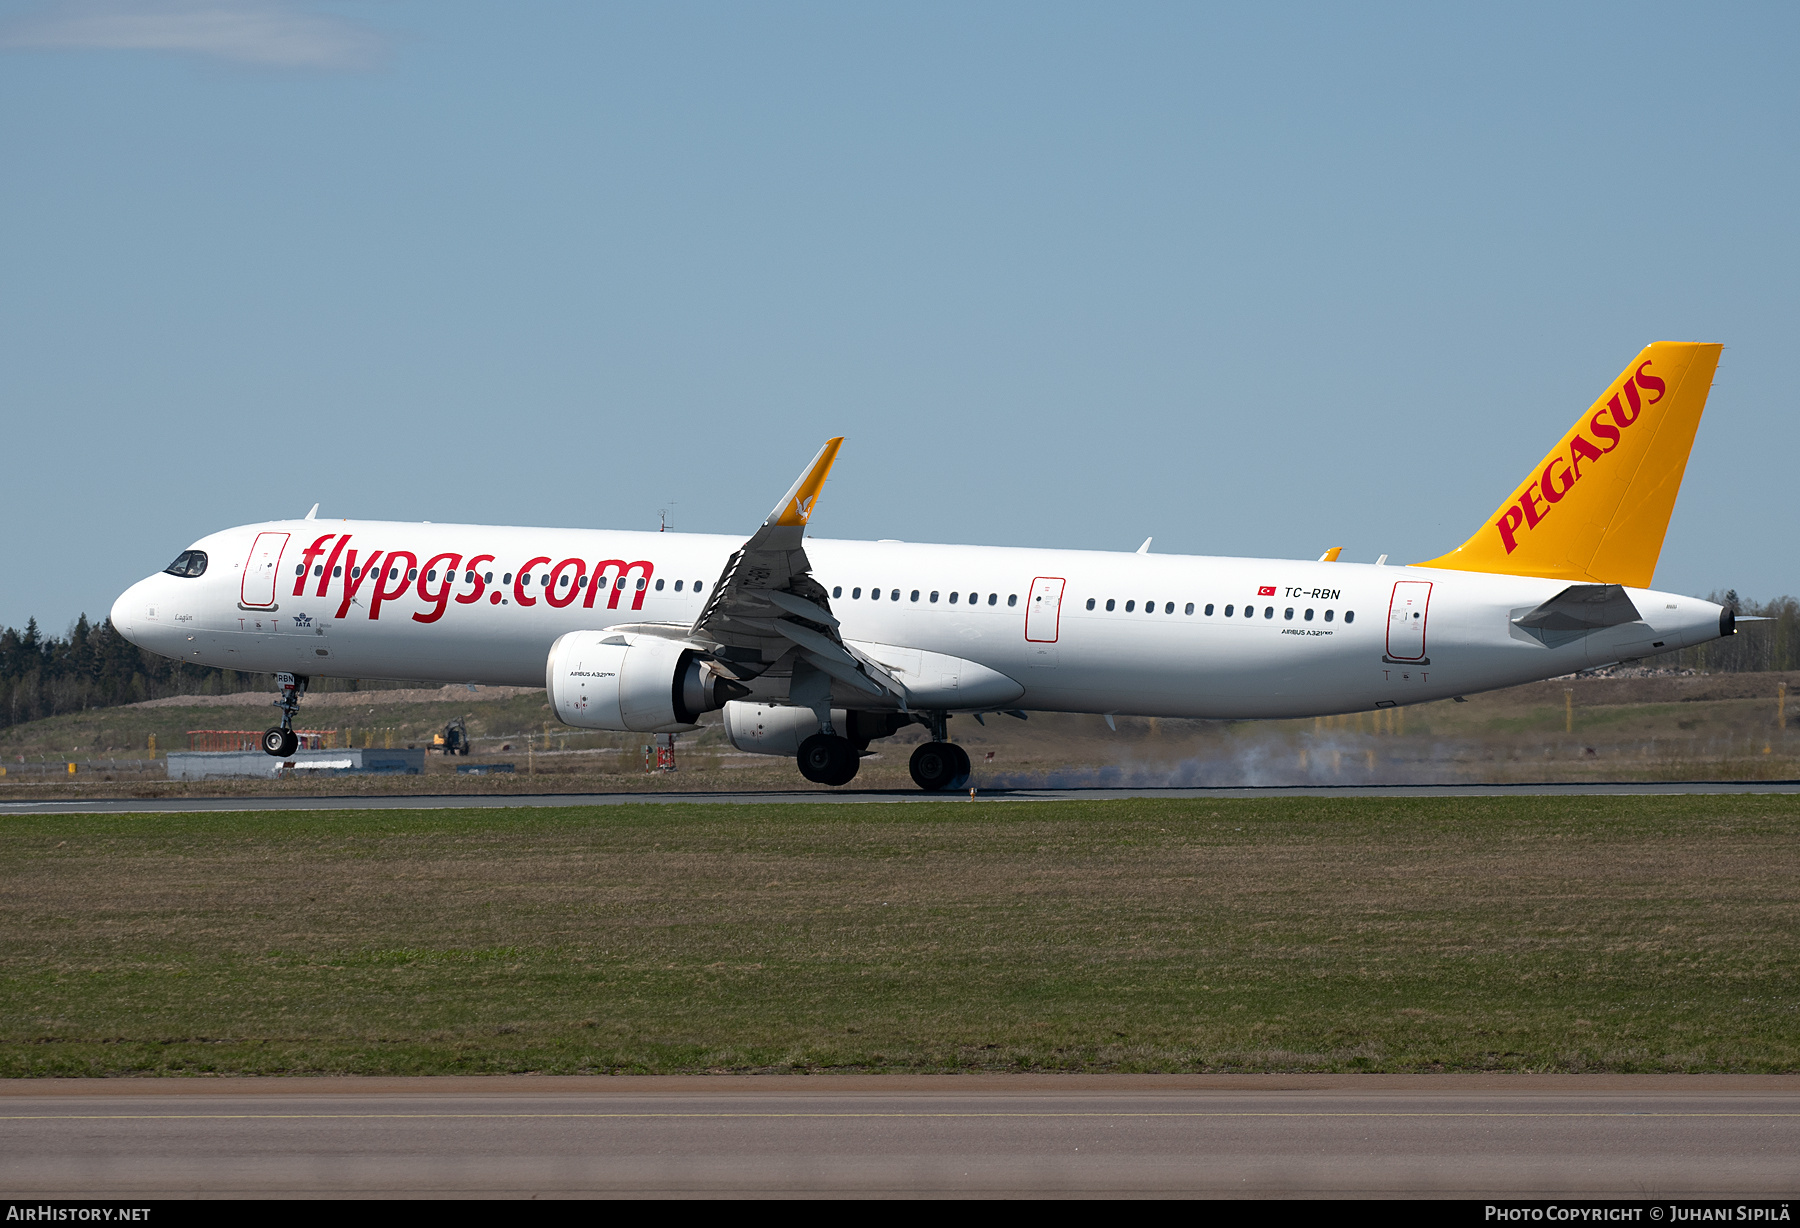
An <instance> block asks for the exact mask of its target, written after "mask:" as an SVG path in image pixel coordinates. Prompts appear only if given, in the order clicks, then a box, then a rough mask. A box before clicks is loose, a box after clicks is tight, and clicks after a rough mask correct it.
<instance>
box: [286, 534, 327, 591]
mask: <svg viewBox="0 0 1800 1228" xmlns="http://www.w3.org/2000/svg"><path fill="white" fill-rule="evenodd" d="M336 536H337V534H336V533H327V534H325V536H323V537H321V538H320V539H319V540H318V541H316V542H314V543H313V544H312V545H310V546H308V547H307V548H306V553H305V554H303V555H301V557H300V574H299V575H297V576H295V577H294V596H296V597H298V596H300V595H301V594H302V593H304V592H305V591H306V573H307V572H309V571H311V570H312V565H313V560H314V559H316V558H318V557H319V556H320V555H321V554H324V553H325V543H326V542H328V541H330V540H331V539H332V538H334V537H336Z"/></svg>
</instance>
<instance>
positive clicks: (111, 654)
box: [0, 590, 1800, 729]
mask: <svg viewBox="0 0 1800 1228" xmlns="http://www.w3.org/2000/svg"><path fill="white" fill-rule="evenodd" d="M1707 599H1708V600H1710V601H1714V602H1717V603H1718V604H1720V605H1727V606H1730V607H1731V608H1732V609H1734V610H1736V611H1737V612H1738V613H1739V614H1740V615H1742V616H1745V617H1757V618H1766V619H1768V620H1770V621H1768V622H1759V623H1744V624H1740V626H1739V628H1738V634H1736V635H1734V636H1732V637H1731V638H1730V639H1723V640H1714V641H1713V642H1712V643H1710V644H1701V645H1699V646H1698V647H1695V648H1684V649H1682V650H1681V651H1680V652H1671V653H1664V654H1663V655H1661V656H1658V657H1652V658H1649V659H1648V660H1647V661H1646V662H1645V664H1647V665H1652V666H1660V667H1676V668H1681V669H1697V670H1701V671H1703V672H1706V673H1740V672H1748V671H1757V670H1786V669H1795V668H1800V601H1797V600H1795V599H1794V598H1792V597H1777V598H1775V599H1774V600H1773V601H1764V602H1760V603H1758V602H1753V601H1749V602H1746V601H1740V600H1739V598H1738V595H1737V592H1736V591H1735V590H1733V591H1729V592H1726V593H1723V594H1720V593H1712V594H1709V595H1708V598H1707ZM430 685H433V684H431V683H408V682H394V681H365V680H361V679H354V678H321V679H319V680H318V681H317V682H316V683H315V684H314V686H315V689H317V690H321V691H338V690H345V691H355V690H386V689H388V688H390V687H399V686H430ZM274 689H275V681H274V678H273V676H272V675H270V674H251V673H244V672H241V671H239V670H234V669H217V668H214V667H212V666H205V665H188V664H186V663H184V662H181V661H173V660H170V659H169V658H168V657H161V656H158V655H156V654H155V653H153V652H146V651H145V650H143V649H142V648H139V647H138V646H137V645H135V644H133V643H132V642H131V641H130V640H128V639H126V638H125V637H124V636H122V635H120V634H119V633H118V632H117V631H115V630H113V625H112V620H111V619H107V620H106V621H105V622H102V623H100V624H99V625H98V626H95V625H94V624H92V623H90V622H88V617H87V615H86V614H83V615H82V616H81V617H80V618H78V619H76V620H75V625H74V626H73V627H70V628H69V633H68V635H67V636H65V637H60V638H59V637H57V636H53V635H52V636H46V635H44V634H43V633H42V632H41V631H40V630H39V629H38V625H37V619H35V618H33V619H31V620H29V621H28V622H26V624H25V629H24V630H23V631H20V630H19V629H18V628H16V627H7V628H6V629H5V630H3V631H0V729H3V728H6V727H7V726H9V725H17V724H19V723H20V722H22V721H34V720H38V719H40V718H42V717H46V716H57V715H60V714H62V713H64V712H79V711H82V710H84V709H87V708H106V707H111V706H113V705H115V704H131V703H137V702H138V701H140V700H145V699H163V698H166V697H167V696H170V695H228V694H232V693H234V692H237V691H272V690H274Z"/></svg>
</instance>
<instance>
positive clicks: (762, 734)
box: [725, 699, 912, 755]
mask: <svg viewBox="0 0 1800 1228" xmlns="http://www.w3.org/2000/svg"><path fill="white" fill-rule="evenodd" d="M911 723H912V722H911V718H910V717H906V716H903V715H901V714H900V713H898V712H859V711H856V710H854V709H852V710H851V711H848V712H846V711H845V710H844V709H842V708H833V709H832V710H831V724H832V726H833V727H834V728H835V729H836V730H837V732H838V733H839V734H840V735H841V736H843V737H846V738H849V739H850V744H851V745H852V746H854V747H856V749H858V750H867V749H869V743H870V742H872V741H874V740H875V739H876V738H887V737H892V736H893V735H894V734H895V733H897V732H898V731H900V730H901V729H904V728H905V727H906V726H907V725H909V724H911ZM817 732H819V718H818V716H817V715H815V714H814V712H813V710H812V709H811V708H796V707H792V706H789V705H786V704H761V703H756V702H754V701H752V700H744V699H736V700H733V701H732V702H730V703H728V704H726V705H725V738H726V740H727V741H729V742H730V743H731V744H732V745H733V746H735V747H737V748H738V749H739V750H741V751H748V752H749V753H750V754H752V755H796V754H799V753H800V743H802V742H804V741H805V740H806V739H808V738H810V737H812V735H813V734H815V733H817Z"/></svg>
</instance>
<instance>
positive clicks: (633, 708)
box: [544, 631, 749, 733]
mask: <svg viewBox="0 0 1800 1228" xmlns="http://www.w3.org/2000/svg"><path fill="white" fill-rule="evenodd" d="M544 690H545V691H546V692H547V693H548V695H549V697H550V710H551V711H552V712H553V713H555V715H556V719H557V720H559V721H561V722H562V723H563V724H565V725H573V726H575V727H576V728H578V729H612V730H619V731H629V732H632V733H674V732H678V731H680V730H683V729H693V728H695V727H696V726H695V722H696V721H698V720H699V718H700V715H701V713H704V712H715V711H717V710H718V709H720V708H723V707H724V706H725V704H726V703H727V702H728V701H730V700H732V699H736V698H737V697H738V696H740V695H747V694H749V688H748V687H745V686H743V685H741V684H739V683H736V682H732V681H731V680H730V679H728V678H721V677H719V676H718V675H717V674H715V673H713V672H712V671H711V670H710V669H708V668H707V666H706V662H705V661H703V660H702V659H701V658H700V655H699V654H698V653H696V652H695V651H694V650H693V649H691V648H687V647H684V646H683V645H681V644H679V643H676V642H675V641H673V640H665V639H661V638H659V637H656V636H649V635H629V634H622V633H620V632H616V631H571V632H569V633H568V634H567V635H564V636H561V637H560V638H558V639H557V641H556V643H554V644H552V645H551V646H550V656H549V658H548V660H547V661H546V662H545V664H544Z"/></svg>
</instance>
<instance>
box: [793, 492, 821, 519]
mask: <svg viewBox="0 0 1800 1228" xmlns="http://www.w3.org/2000/svg"><path fill="white" fill-rule="evenodd" d="M818 497H819V496H817V495H804V496H802V497H800V498H798V499H795V500H794V515H796V516H798V517H800V519H802V520H805V519H806V518H807V517H809V516H811V515H812V508H813V503H814V501H815V500H817V499H818Z"/></svg>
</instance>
